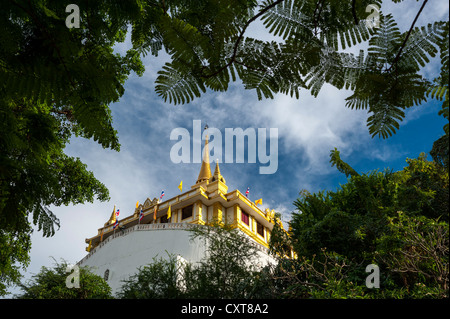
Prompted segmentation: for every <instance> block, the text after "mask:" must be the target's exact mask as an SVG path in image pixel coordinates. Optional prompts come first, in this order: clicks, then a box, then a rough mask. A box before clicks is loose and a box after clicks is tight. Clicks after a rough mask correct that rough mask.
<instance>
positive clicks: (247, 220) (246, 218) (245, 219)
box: [241, 211, 250, 226]
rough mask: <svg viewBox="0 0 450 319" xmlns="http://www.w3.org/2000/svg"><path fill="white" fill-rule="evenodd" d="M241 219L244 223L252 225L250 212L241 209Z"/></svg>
mask: <svg viewBox="0 0 450 319" xmlns="http://www.w3.org/2000/svg"><path fill="white" fill-rule="evenodd" d="M241 220H242V222H243V223H244V224H246V225H249V226H250V217H249V216H248V214H247V213H246V212H244V211H241Z"/></svg>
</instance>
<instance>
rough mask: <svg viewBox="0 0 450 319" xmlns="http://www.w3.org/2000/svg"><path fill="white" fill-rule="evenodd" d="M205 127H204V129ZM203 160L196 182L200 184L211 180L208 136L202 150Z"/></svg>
mask: <svg viewBox="0 0 450 319" xmlns="http://www.w3.org/2000/svg"><path fill="white" fill-rule="evenodd" d="M206 128H207V126H206V127H205V129H206ZM203 152H204V153H203V160H202V167H201V168H200V174H198V178H197V182H196V184H198V183H201V182H204V181H208V180H209V179H210V178H211V176H212V175H211V167H210V165H209V147H208V135H206V140H205V148H204V149H203Z"/></svg>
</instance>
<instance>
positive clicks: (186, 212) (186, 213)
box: [181, 205, 194, 219]
mask: <svg viewBox="0 0 450 319" xmlns="http://www.w3.org/2000/svg"><path fill="white" fill-rule="evenodd" d="M193 207H194V205H190V206H186V207H184V208H183V209H182V210H181V219H186V218H189V217H192V209H193Z"/></svg>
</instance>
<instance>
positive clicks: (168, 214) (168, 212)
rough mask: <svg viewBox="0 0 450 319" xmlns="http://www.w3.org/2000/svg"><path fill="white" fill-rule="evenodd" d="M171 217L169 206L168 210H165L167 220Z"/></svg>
mask: <svg viewBox="0 0 450 319" xmlns="http://www.w3.org/2000/svg"><path fill="white" fill-rule="evenodd" d="M171 216H172V209H171V207H170V205H169V209H168V210H167V219H169V218H170V217H171Z"/></svg>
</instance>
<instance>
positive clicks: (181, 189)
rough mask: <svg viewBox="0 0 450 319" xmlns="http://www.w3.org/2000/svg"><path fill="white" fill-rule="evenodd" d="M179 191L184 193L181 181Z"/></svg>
mask: <svg viewBox="0 0 450 319" xmlns="http://www.w3.org/2000/svg"><path fill="white" fill-rule="evenodd" d="M178 189H179V190H180V192H182V191H183V181H181V182H180V185H178Z"/></svg>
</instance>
